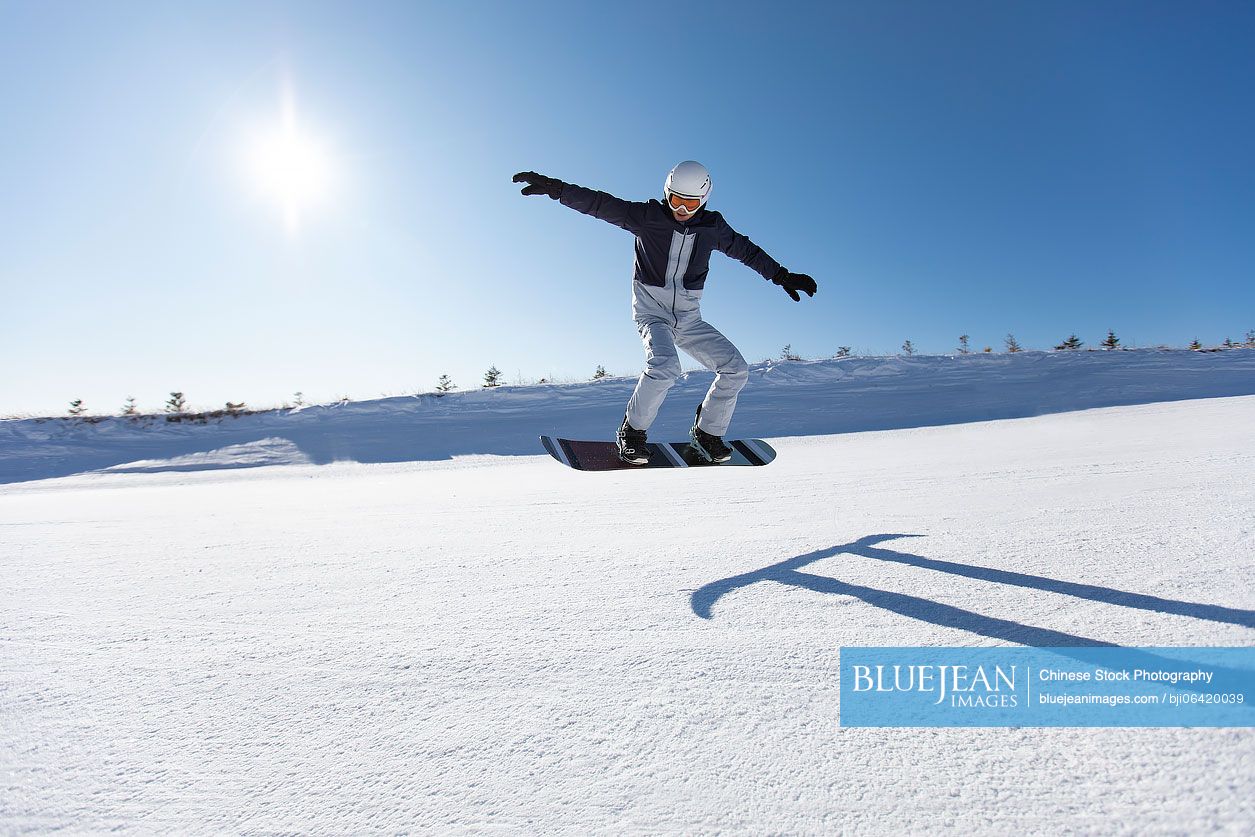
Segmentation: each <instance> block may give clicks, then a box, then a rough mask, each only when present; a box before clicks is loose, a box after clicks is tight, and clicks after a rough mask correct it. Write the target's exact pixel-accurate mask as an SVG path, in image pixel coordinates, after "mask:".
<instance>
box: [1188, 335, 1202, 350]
mask: <svg viewBox="0 0 1255 837" xmlns="http://www.w3.org/2000/svg"><path fill="white" fill-rule="evenodd" d="M1190 348H1191V349H1192V350H1193V351H1196V352H1197V351H1198V350H1199V349H1201V348H1203V344H1202V343H1200V342H1198V338H1197V337H1195V338H1194V339H1193V340H1191V341H1190Z"/></svg>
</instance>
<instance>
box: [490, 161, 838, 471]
mask: <svg viewBox="0 0 1255 837" xmlns="http://www.w3.org/2000/svg"><path fill="white" fill-rule="evenodd" d="M514 182H515V183H526V184H527V186H526V187H524V188H523V191H522V193H523V194H524V195H547V196H549V197H550V198H552V199H554V200H556V201H559V202H560V203H561V204H562V205H563V206H567V207H570V208H571V209H574V210H576V211H578V212H583V213H584V214H585V215H592V216H593V217H594V218H600V219H601V220H603V221H607V222H609V223H611V224H614V225H615V226H617V227H622V228H623V229H625V230H627V231H628V232H630V233H632V234H633V235H635V236H636V264H635V275H634V281H633V282H632V318H633V320H634V321H635V322H636V329H637V331H638V332H639V333H640V336H641V340H642V341H643V342H644V344H645V371H644V372H642V373H641V377H640V379H639V380H638V381H637V382H636V390H635V391H634V392H633V393H632V397H631V399H629V400H628V404H627V412H626V414H625V415H624V417H623V424H622V425H621V426H620V427H619V430H618V433H617V434H616V440H617V443H618V449H619V458H620V459H622V460H623V461H624V462H627V463H629V464H632V465H644V464H646V463H647V462H648V461H649V452H648V450H647V449H646V447H645V440H646V432H647V431H648V430H649V426H650V425H651V424H652V423H653V421H654V417H655V416H657V415H658V409H659V408H660V407H661V406H662V401H663V399H664V398H666V396H667V391H668V390H670V389H671V386H672V385H673V384H674V383H675V381H676V379H677V378H678V377H679V376H680V358H679V355H677V354H676V346H679V347H680V348H681V349H683V350H684V351H685V352H686V353H688V354H689V355H691V356H692V357H693V358H694V359H695V360H697V361H698V362H699V363H701V364H702V365H703V366H705V367H706V368H707V369H709V370H711V371H712V372H714V373H715V380H714V383H712V384H711V385H710V390H709V391H708V392H707V393H706V398H705V400H703V401H702V403H701V405H700V406H699V407H698V408H697V416H696V417H695V418H694V420H693V428H692V430H691V431H690V435H691V436H692V440H693V446H694V447H695V448H696V449H697V450H698V451H699V452H700V453H701V454H702V455H703V456H705V457H706V458H707V459H709V460H710V461H712V462H726V461H727V460H728V459H730V458H731V456H732V451H731V450H730V449H729V448H728V446H727V445H725V444H724V442H723V435H724V434H725V433H726V432H727V430H728V424H729V422H731V420H732V411H733V410H734V409H735V408H736V398H737V395H738V394H739V393H740V391H741V388H742V387H744V386H745V382H746V381H748V380H749V365H748V364H746V362H745V358H744V357H742V356H741V353H740V352H739V351H738V350H737V348H736V346H734V345H732V343H731V342H730V341H729V340H728V338H726V337H724V336H723V335H722V334H720V333H719V332H718V331H717V330H716V329H715V327H714V326H712V325H710V324H709V323H707V322H706V321H705V320H703V319H702V312H701V307H700V302H701V298H702V289H703V287H704V286H705V284H706V274H707V273H708V272H709V269H710V253H711V251H712V250H718V251H719V252H721V253H724V254H726V255H728V256H731V257H732V258H734V259H736V260H737V261H740V262H742V263H744V264H745V265H748V266H749V267H751V268H753V269H754V270H756V271H757V272H758V273H759V274H761V275H762V276H763V278H764V279H767V280H769V281H771V282H774V283H775V284H777V285H779V286H780V287H782V288H783V289H784V290H785V292H786V293H788V295H789V296H791V297H792V298H793V300H794V301H795V302H800V301H801V297H800V296H798V291H801V292H803V293H805V294H806V295H807V296H814V295H815V291H816V285H815V280H814V279H812V278H811V277H809V276H807V275H806V274H804V273H790V272H789V271H788V270H786V269H785V268H783V267H781V266H780V265H779V264H778V263H777V262H776V260H775V259H773V258H771V256H769V255H767V254H766V253H765V252H763V250H762V249H761V248H759V247H758V245H756V244H754V242H752V241H750V240H749V239H748V238H746V237H745V236H743V235H741V234H740V233H738V232H737V231H736V230H734V229H732V227H731V226H729V225H728V222H727V221H725V220H724V219H723V216H722V215H720V214H719V213H718V212H713V211H711V210H709V209H706V208H705V205H706V201H707V199H708V198H709V197H710V185H711V184H710V173H709V172H707V171H706V167H705V166H703V165H702V164H701V163H697V162H694V161H693V160H687V161H685V162H683V163H680V164H679V165H677V166H676V167H675V168H673V169H672V170H671V172H670V173H669V174H668V175H667V180H666V183H665V184H664V185H663V200H661V201H660V200H649V201H643V202H642V201H626V200H623V199H622V198H616V197H615V196H614V195H610V194H607V193H606V192H598V191H596V190H594V189H587V188H585V187H583V186H576V185H575V184H574V183H564V182H562V181H561V180H557V179H555V178H552V177H546V176H545V175H543V174H537V173H536V172H534V171H526V172H519V173H518V174H516V175H514Z"/></svg>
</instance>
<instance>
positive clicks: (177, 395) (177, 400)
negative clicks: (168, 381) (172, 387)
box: [166, 392, 187, 415]
mask: <svg viewBox="0 0 1255 837" xmlns="http://www.w3.org/2000/svg"><path fill="white" fill-rule="evenodd" d="M166 412H167V413H173V414H176V415H178V414H180V413H185V412H187V401H186V400H185V399H184V398H183V393H181V392H172V393H170V399H169V400H168V401H166Z"/></svg>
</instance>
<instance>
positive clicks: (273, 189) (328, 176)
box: [247, 96, 333, 233]
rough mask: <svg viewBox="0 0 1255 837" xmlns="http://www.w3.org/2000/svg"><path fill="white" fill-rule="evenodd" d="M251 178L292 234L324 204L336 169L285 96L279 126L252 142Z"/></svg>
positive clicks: (322, 146) (261, 195)
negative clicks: (302, 126) (305, 218)
mask: <svg viewBox="0 0 1255 837" xmlns="http://www.w3.org/2000/svg"><path fill="white" fill-rule="evenodd" d="M247 164H248V175H249V178H250V180H251V181H252V183H253V186H254V188H255V189H256V191H257V192H258V194H259V196H260V197H262V198H263V199H265V200H267V201H268V202H270V203H272V204H274V205H275V207H276V208H277V209H278V210H279V211H280V212H281V214H282V217H283V221H284V225H285V227H286V228H287V229H288V231H289V232H292V233H295V232H298V231H299V229H300V226H301V220H302V217H303V215H305V214H306V213H307V212H309V211H311V210H313V209H315V208H317V207H318V206H319V205H321V204H323V203H324V202H325V201H326V199H327V197H328V193H329V192H330V189H331V185H332V179H333V177H332V176H333V170H332V168H333V167H332V163H331V157H330V155H329V153H328V151H327V149H326V147H325V145H324V144H323V143H321V142H319V141H318V139H317V138H316V137H314V136H312V135H311V134H310V133H308V132H307V131H305V130H303V129H302V128H301V126H300V125H299V124H298V120H297V116H296V106H295V104H294V102H293V100H292V98H291V96H285V98H284V103H283V112H282V118H281V120H280V123H279V125H278V126H276V127H274V128H272V129H271V130H269V131H266V132H261V133H259V134H258V135H257V136H256V137H254V138H253V140H252V141H251V143H250V146H249V149H248V154H247Z"/></svg>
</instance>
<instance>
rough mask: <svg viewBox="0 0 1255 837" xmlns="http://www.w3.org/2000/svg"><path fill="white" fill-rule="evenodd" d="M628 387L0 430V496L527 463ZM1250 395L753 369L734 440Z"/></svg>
mask: <svg viewBox="0 0 1255 837" xmlns="http://www.w3.org/2000/svg"><path fill="white" fill-rule="evenodd" d="M710 380H711V374H710V373H708V372H704V371H703V372H692V373H688V374H686V375H685V376H684V377H683V378H682V379H681V380H680V381H679V383H677V384H676V387H675V389H674V390H673V391H672V394H671V396H670V397H669V399H668V401H667V403H666V405H665V406H664V407H663V411H662V413H661V414H660V415H659V417H658V421H657V423H656V424H655V425H654V426H653V428H651V438H654V439H663V438H673V439H684V438H687V435H688V428H689V425H690V424H692V420H693V411H694V409H695V408H696V406H697V404H698V403H699V402H700V401H701V398H702V395H703V394H704V393H705V390H706V388H707V387H708V386H709V384H710ZM634 384H635V379H634V378H616V379H609V380H603V381H599V382H589V383H584V384H551V385H534V386H507V387H501V388H499V389H495V390H482V389H481V390H474V391H469V392H460V393H459V392H455V393H452V394H450V395H447V396H444V397H437V396H435V395H431V394H429V395H420V396H413V397H403V398H389V399H383V400H378V401H366V402H357V403H351V404H345V405H335V406H328V407H311V408H305V409H301V410H297V411H276V412H271V413H265V414H259V415H251V416H245V417H241V418H236V419H231V418H226V419H222V420H219V421H213V422H211V423H210V424H208V425H203V426H202V425H187V424H168V423H166V422H165V421H164V420H163V419H162V418H160V417H158V418H156V419H151V420H141V421H139V422H133V421H130V420H125V419H106V420H103V421H101V422H100V423H97V424H86V423H82V422H73V421H68V420H64V419H54V420H42V421H41V420H29V419H27V420H10V421H0V483H4V482H14V481H20V480H32V479H43V478H47V477H55V476H65V475H68V474H75V473H82V472H84V471H92V470H98V469H105V468H114V469H119V470H132V471H134V470H140V471H151V470H155V469H156V470H183V471H191V470H203V469H215V468H226V467H252V466H257V465H268V464H296V463H303V462H306V463H317V464H325V463H329V462H340V461H351V462H412V461H415V460H440V459H448V458H450V457H453V456H464V455H474V454H497V455H517V454H533V453H536V452H537V451H538V450H539V448H538V445H537V441H536V437H537V436H538V435H541V434H546V435H560V436H566V437H568V438H590V439H608V438H611V437H612V436H613V433H614V429H615V428H616V427H617V426H618V424H619V422H621V421H622V419H623V410H624V405H625V404H626V403H627V399H628V396H629V395H630V394H631V391H632V387H633V385H634ZM1253 394H1255V350H1249V349H1237V350H1231V351H1226V352H1189V351H1158V350H1135V351H1119V352H1021V353H1019V354H997V355H995V354H989V355H985V354H975V355H966V356H931V357H911V358H906V357H882V358H846V359H841V360H827V361H811V362H793V363H776V364H771V363H768V364H758V365H756V366H754V367H753V369H752V371H751V377H750V382H749V384H748V386H747V387H746V388H745V390H744V392H743V393H742V395H741V398H740V403H739V405H738V410H737V414H736V418H735V419H734V423H733V426H732V431H731V432H732V433H733V434H734V435H738V436H750V437H764V438H765V437H779V436H803V435H816V434H830V433H847V432H850V431H856V430H887V429H893V428H905V427H927V426H935V425H940V424H954V423H960V422H969V421H983V420H988V419H997V418H1017V417H1024V416H1036V415H1045V414H1049V413H1057V412H1065V411H1069V410H1079V409H1086V408H1093V407H1110V406H1118V405H1128V404H1145V403H1152V402H1158V401H1173V400H1181V399H1190V398H1210V397H1222V396H1233V395H1253Z"/></svg>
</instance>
